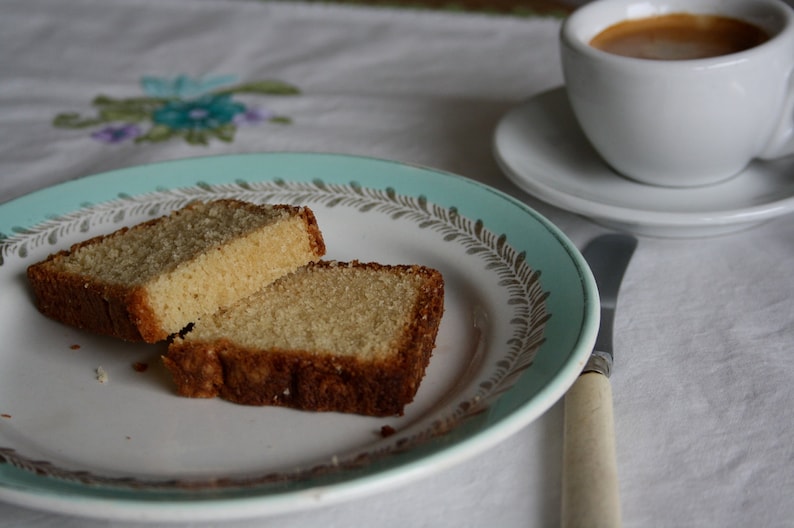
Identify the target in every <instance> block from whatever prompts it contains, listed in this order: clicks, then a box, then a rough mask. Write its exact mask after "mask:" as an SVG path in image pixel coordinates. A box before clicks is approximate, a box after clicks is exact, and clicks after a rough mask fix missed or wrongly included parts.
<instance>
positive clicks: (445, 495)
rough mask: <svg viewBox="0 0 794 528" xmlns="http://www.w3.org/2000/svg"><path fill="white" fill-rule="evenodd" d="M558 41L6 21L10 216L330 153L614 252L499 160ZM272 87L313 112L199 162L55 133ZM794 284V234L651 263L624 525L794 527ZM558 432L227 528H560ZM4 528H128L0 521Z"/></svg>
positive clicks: (437, 29)
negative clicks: (197, 165)
mask: <svg viewBox="0 0 794 528" xmlns="http://www.w3.org/2000/svg"><path fill="white" fill-rule="evenodd" d="M559 23H560V21H559V20H558V19H554V18H511V17H501V16H484V15H476V14H456V13H438V12H430V11H412V10H398V9H380V8H365V7H345V6H338V5H336V6H335V5H330V4H328V5H326V4H301V3H281V2H254V1H251V2H246V1H222V0H115V1H109V0H71V1H69V2H62V1H58V0H5V1H4V2H3V3H2V7H1V8H0V137H2V141H0V202H5V201H7V200H10V199H13V198H15V197H18V196H21V195H23V194H25V193H27V192H30V191H33V190H35V189H39V188H42V187H45V186H48V185H50V184H53V183H56V182H61V181H65V180H70V179H74V178H79V177H81V176H84V175H88V174H93V173H98V172H102V171H105V170H108V169H114V168H118V167H126V166H133V165H138V164H142V163H148V162H152V161H160V160H167V159H177V158H185V157H193V156H206V155H213V154H227V153H237V152H267V151H285V150H286V151H322V152H337V153H347V154H359V155H365V156H371V157H380V158H388V159H394V160H399V161H404V162H411V163H418V164H422V165H427V166H431V167H435V168H439V169H443V170H447V171H451V172H454V173H458V174H461V175H463V176H467V177H470V178H473V179H477V180H480V181H483V182H485V183H488V184H490V185H493V186H494V187H496V188H499V189H501V190H504V191H506V192H508V193H510V194H513V195H515V196H517V197H519V198H520V199H522V200H524V201H526V202H527V203H528V204H530V205H531V206H533V207H534V208H536V209H537V210H539V211H540V212H541V213H542V214H544V215H545V216H547V217H548V218H549V219H551V220H552V221H553V222H554V223H556V224H557V225H558V226H560V227H561V229H562V230H563V231H564V232H565V233H566V234H567V235H568V236H569V237H570V238H571V239H572V240H573V241H574V242H575V243H577V244H578V245H580V246H581V245H583V244H584V243H585V242H586V241H587V240H588V239H590V238H591V237H592V236H594V235H596V234H598V233H601V232H604V231H605V230H604V229H603V228H601V227H599V226H597V225H596V224H594V223H591V222H590V221H588V220H586V219H583V218H581V217H578V216H576V215H573V214H570V213H568V212H565V211H562V210H559V209H556V208H554V207H551V206H548V205H546V204H544V203H542V202H540V201H538V200H536V199H534V198H532V197H531V196H529V195H527V194H525V193H523V192H521V191H520V190H518V189H517V188H516V187H515V186H513V185H512V184H511V183H510V182H509V181H508V180H507V179H506V178H505V177H504V176H503V174H502V173H501V172H500V170H499V168H498V167H497V165H496V163H495V161H494V158H493V155H492V150H491V145H492V136H493V131H494V127H495V125H496V124H497V122H498V121H499V119H500V118H501V117H502V116H503V115H504V114H505V113H506V112H508V111H509V110H510V109H511V108H513V107H515V106H516V105H518V104H520V103H521V102H522V101H523V100H525V99H526V98H528V97H529V96H531V95H533V94H535V93H538V92H540V91H542V90H545V89H547V88H551V87H554V86H558V85H560V84H561V82H562V78H561V72H560V67H559V64H558V58H557V40H556V39H557V31H558V28H559ZM180 76H183V77H181V81H180V80H179V79H180ZM191 79H192V80H193V81H194V82H191ZM196 80H201V82H196ZM263 80H277V81H281V82H283V83H287V84H288V85H289V86H292V87H295V88H297V89H298V90H299V93H298V94H297V95H292V96H272V95H264V94H263V93H261V92H260V93H249V94H245V95H240V96H239V97H236V98H235V100H237V101H242V104H244V105H245V106H246V112H245V113H239V112H238V114H239V115H238V116H237V121H234V122H232V126H231V127H227V128H225V129H224V130H225V131H226V132H225V133H229V132H230V131H233V132H234V135H233V138H231V137H230V136H229V135H228V134H227V135H226V136H225V139H226V140H222V139H219V138H218V137H214V136H213V137H204V138H202V137H195V138H193V140H195V141H196V142H200V141H201V140H202V139H204V140H207V141H208V144H207V145H196V144H191V143H189V142H188V141H186V140H185V139H184V138H181V137H179V138H174V137H170V138H169V137H167V135H166V137H164V135H163V130H162V129H159V130H158V129H152V128H151V127H149V128H146V127H139V128H137V129H136V128H134V127H127V128H123V127H116V128H115V129H106V127H107V126H108V123H100V122H98V121H97V122H95V123H94V124H93V125H91V126H86V127H83V128H74V127H73V126H68V125H69V124H70V123H71V124H72V125H74V119H75V117H74V116H73V117H61V118H59V119H60V121H59V122H60V123H61V125H62V126H57V127H56V126H54V124H53V123H54V119H55V118H56V116H58V115H60V114H66V113H74V114H78V115H79V118H81V119H88V118H92V117H96V116H97V115H98V109H99V106H98V105H96V104H93V102H94V101H95V98H96V97H97V96H100V95H104V96H107V97H110V98H117V99H123V98H135V97H141V96H143V95H148V96H155V95H157V94H160V95H168V94H174V93H178V94H181V95H189V94H190V93H191V90H192V91H193V93H196V92H197V91H200V90H201V89H202V83H203V84H204V86H206V85H209V84H212V83H218V84H223V83H237V84H238V85H239V84H241V83H255V82H258V81H263ZM205 110H206V109H205ZM222 110H223V109H221V111H222ZM274 117H275V119H273V118H274ZM87 124H89V125H90V123H87ZM63 125H67V126H63ZM136 138H138V139H141V138H145V139H148V140H147V141H138V142H136V141H135V139H136ZM792 176H793V177H794V175H792ZM792 263H794V222H793V221H792V218H791V217H782V218H779V219H777V220H774V221H772V222H770V223H767V224H765V225H762V226H759V227H756V228H753V229H751V230H747V231H744V232H739V233H736V234H733V235H729V236H722V237H715V238H705V239H697V240H691V239H690V240H683V239H655V238H642V239H641V240H640V245H639V248H638V251H637V253H636V256H635V258H634V260H633V262H632V264H631V266H630V268H629V270H628V272H627V275H626V279H625V282H624V286H623V289H622V293H621V304H620V310H619V313H618V317H617V322H616V336H617V338H616V339H617V340H616V367H615V371H614V374H613V376H612V384H613V391H614V395H615V420H616V424H615V425H616V435H617V460H618V471H619V476H620V492H621V496H622V506H623V517H624V521H625V525H626V526H632V527H647V526H714V527H724V526H767V527H768V526H794V440H792V439H794V280H792ZM0 368H2V366H0ZM561 422H562V406H561V404H559V403H558V404H557V405H555V406H554V407H553V408H552V409H550V410H549V411H548V412H547V413H545V414H544V415H543V416H542V417H541V418H540V419H539V420H537V421H536V422H534V423H532V424H531V425H529V426H527V427H526V428H525V429H523V430H522V431H521V432H520V433H518V434H516V435H515V436H514V437H512V438H510V439H508V440H507V441H505V442H503V443H501V444H499V445H498V446H497V447H495V448H493V449H492V450H489V451H488V452H486V453H483V454H481V455H478V456H476V457H474V458H473V459H470V460H468V461H466V462H464V463H462V464H460V465H458V466H456V467H453V468H447V469H444V470H442V471H440V472H439V473H437V474H434V475H432V476H430V477H429V478H426V479H424V480H419V481H417V482H414V483H411V484H409V485H406V486H403V487H399V488H397V489H396V490H394V491H389V492H387V493H382V494H376V495H373V496H371V497H369V498H366V499H362V500H356V501H353V502H348V503H343V504H339V505H334V506H328V507H320V508H319V509H314V510H310V511H307V512H300V513H296V514H290V515H286V516H279V517H276V518H268V519H252V520H245V521H234V522H229V523H227V524H223V526H230V527H248V526H279V527H280V528H286V527H298V526H325V527H327V528H332V527H337V526H338V527H349V526H381V527H398V526H399V527H403V526H417V527H418V526H494V527H495V526H499V527H512V526H515V527H518V526H554V525H556V524H558V522H559V509H560V508H559V506H560V492H559V489H560V471H561V463H560V462H561V460H560V459H561V432H562V426H561ZM0 425H1V424H0ZM219 525H221V524H219ZM0 526H2V527H11V526H27V527H35V528H43V527H56V526H57V527H59V528H66V527H77V526H86V527H94V526H128V523H120V522H101V521H96V520H86V519H79V518H69V517H64V516H61V515H56V514H51V513H44V512H38V511H33V510H27V509H24V508H21V507H18V506H15V505H10V504H0Z"/></svg>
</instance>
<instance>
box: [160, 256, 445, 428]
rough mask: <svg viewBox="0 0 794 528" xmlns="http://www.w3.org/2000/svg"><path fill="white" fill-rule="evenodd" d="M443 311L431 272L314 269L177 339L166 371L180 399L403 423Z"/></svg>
mask: <svg viewBox="0 0 794 528" xmlns="http://www.w3.org/2000/svg"><path fill="white" fill-rule="evenodd" d="M443 304H444V281H443V277H442V276H441V273H439V272H438V271H437V270H434V269H432V268H428V267H425V266H418V265H412V266H408V265H403V266H387V265H381V264H375V263H359V262H351V263H337V262H318V263H314V264H310V265H308V266H305V267H303V268H301V269H299V270H297V271H296V272H295V273H292V274H290V275H288V276H285V277H282V278H281V279H279V280H278V281H276V282H274V283H273V284H271V285H269V286H267V287H265V288H264V289H263V290H261V291H260V292H258V293H256V294H254V295H253V296H251V297H248V298H246V299H244V300H242V301H240V302H238V303H236V304H235V305H233V306H232V307H230V308H228V309H225V310H221V311H220V312H218V313H216V314H214V315H213V316H211V317H206V318H203V319H202V320H201V321H199V322H198V323H197V324H196V325H195V326H194V327H193V329H192V330H191V331H190V332H189V333H187V334H186V335H183V336H179V337H176V338H175V339H174V341H173V342H172V343H171V344H170V345H169V349H168V355H167V357H165V358H164V363H165V365H166V367H167V368H168V369H169V370H170V371H171V373H172V375H173V378H174V381H175V383H176V386H177V391H178V393H179V394H180V395H182V396H188V397H202V398H211V397H215V396H220V397H222V398H224V399H227V400H230V401H233V402H236V403H241V404H248V405H281V406H288V407H293V408H298V409H304V410H314V411H338V412H350V413H358V414H364V415H372V416H387V415H395V414H402V412H403V408H404V406H405V405H406V404H408V403H409V402H411V401H412V400H413V398H414V395H415V393H416V391H417V389H418V387H419V383H420V381H421V380H422V378H423V376H424V374H425V369H426V367H427V364H428V362H429V359H430V355H431V352H432V350H433V348H434V346H435V339H436V335H437V332H438V327H439V323H440V321H441V317H442V314H443V309H444V308H443Z"/></svg>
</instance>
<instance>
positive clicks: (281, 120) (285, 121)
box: [267, 116, 292, 125]
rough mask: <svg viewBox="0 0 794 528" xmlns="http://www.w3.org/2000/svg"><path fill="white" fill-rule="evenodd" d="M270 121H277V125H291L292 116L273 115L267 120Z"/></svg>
mask: <svg viewBox="0 0 794 528" xmlns="http://www.w3.org/2000/svg"><path fill="white" fill-rule="evenodd" d="M267 122H268V123H275V124H277V125H291V124H292V118H290V117H287V116H273V117H271V118H270V119H268V120H267Z"/></svg>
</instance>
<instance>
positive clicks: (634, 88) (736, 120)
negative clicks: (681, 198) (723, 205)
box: [560, 0, 794, 187]
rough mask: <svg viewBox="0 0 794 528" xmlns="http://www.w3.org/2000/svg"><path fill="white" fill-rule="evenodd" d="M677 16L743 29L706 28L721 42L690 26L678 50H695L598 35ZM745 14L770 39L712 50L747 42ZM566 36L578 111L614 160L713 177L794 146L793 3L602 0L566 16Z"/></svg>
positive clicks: (635, 169)
mask: <svg viewBox="0 0 794 528" xmlns="http://www.w3.org/2000/svg"><path fill="white" fill-rule="evenodd" d="M673 14H675V15H682V16H683V18H686V17H688V16H697V17H698V19H699V20H702V19H705V18H711V19H714V18H720V19H723V21H725V20H724V19H727V21H728V22H737V21H738V26H737V27H738V28H739V29H736V28H734V29H730V24H729V25H728V29H727V30H726V31H720V32H718V31H716V30H715V32H714V35H712V36H709V35H707V36H706V40H707V41H708V40H714V41H715V42H711V43H708V42H707V43H705V44H703V43H702V42H701V43H699V42H700V41H696V40H694V39H693V41H692V42H690V41H687V38H688V37H685V36H681V37H680V38H681V39H684V40H683V41H682V42H680V43H675V42H674V43H673V45H671V46H670V48H672V49H673V51H677V52H681V53H683V55H684V58H680V56H676V57H674V58H669V57H667V58H664V57H663V58H653V59H649V58H642V57H639V56H625V55H622V54H618V52H615V51H605V50H604V49H600V48H597V47H595V46H594V45H592V44H591V42H592V41H593V39H594V38H595V37H596V36H598V35H599V34H602V32H604V31H605V30H607V29H608V28H613V31H617V32H620V31H622V30H621V29H620V27H618V26H616V25H617V24H620V25H621V27H622V28H626V27H628V25H629V24H632V25H636V24H637V23H638V21H640V20H642V21H643V22H642V23H646V24H653V22H654V21H662V20H663V18H660V17H664V18H666V16H667V15H673ZM651 17H654V18H651ZM668 22H669V21H668ZM684 22H686V21H684ZM673 23H674V21H673ZM745 24H750V25H751V27H753V28H756V29H760V30H761V31H762V32H763V34H765V35H764V38H763V39H761V40H762V41H763V42H761V43H760V44H759V43H757V42H754V41H750V42H749V44H748V43H745V44H744V45H743V46H744V47H747V49H742V48H741V47H740V48H739V49H740V51H733V52H731V51H729V52H727V54H718V55H716V56H708V55H710V54H711V53H712V52H710V51H707V50H706V49H705V48H707V47H708V46H709V45H710V44H727V45H731V42H730V41H731V40H732V39H733V40H737V41H738V40H740V38H739V34H740V33H742V34H744V33H747V32H746V31H744V30H745V29H747V27H746V26H745ZM615 28H617V29H615ZM742 28H744V29H742ZM629 29H631V28H629ZM634 29H638V28H634ZM640 33H641V32H640ZM683 33H686V32H685V31H684V32H683ZM608 36H609V35H607V37H608ZM712 37H713V38H712ZM734 37H735V38H734ZM745 37H746V35H745ZM640 38H642V35H641V34H640ZM676 38H679V37H676ZM742 38H744V37H742ZM726 39H727V41H726ZM716 41H719V42H716ZM560 43H561V48H560V49H561V59H562V68H563V75H564V78H565V87H566V91H567V94H568V98H569V101H570V104H571V108H572V110H573V112H574V115H575V116H576V119H577V121H578V122H579V124H580V126H581V128H582V130H583V132H584V134H585V136H586V137H587V138H588V139H589V141H590V143H592V145H593V147H594V148H595V149H596V151H597V152H598V153H599V154H600V155H601V157H602V158H603V159H604V161H606V162H607V164H609V165H610V166H611V167H612V168H613V169H614V170H615V171H616V172H618V173H620V174H622V175H624V176H626V177H628V178H631V179H633V180H636V181H639V182H642V183H647V184H651V185H659V186H668V187H690V186H700V185H708V184H713V183H717V182H720V181H722V180H726V179H728V178H730V177H732V176H734V175H736V174H738V173H740V172H741V171H742V170H743V169H744V168H745V167H746V166H747V165H748V164H749V163H750V161H752V160H753V159H756V158H760V159H772V158H778V157H783V156H787V155H790V154H794V75H792V70H794V11H793V10H792V9H791V8H790V7H789V6H788V5H786V4H785V3H783V2H781V1H779V0H596V1H595V2H593V3H590V4H586V5H584V6H583V7H580V8H579V9H578V10H576V11H575V12H574V13H573V14H571V15H570V16H569V17H568V18H567V19H566V20H565V22H564V23H563V26H562V29H561V32H560ZM679 44H680V45H679ZM625 45H627V46H628V47H629V50H628V53H629V54H632V49H631V46H632V45H633V46H635V47H637V48H639V47H642V44H636V43H635V44H632V41H631V39H629V41H628V44H625ZM748 46H749V47H748ZM699 47H701V48H704V49H702V50H700V51H701V52H703V53H699V52H698V48H699ZM693 48H694V50H695V51H692V49H693ZM687 50H689V51H687ZM690 53H691V55H688V54H690ZM636 54H637V55H639V53H636ZM703 55H706V56H705V57H704V56H703Z"/></svg>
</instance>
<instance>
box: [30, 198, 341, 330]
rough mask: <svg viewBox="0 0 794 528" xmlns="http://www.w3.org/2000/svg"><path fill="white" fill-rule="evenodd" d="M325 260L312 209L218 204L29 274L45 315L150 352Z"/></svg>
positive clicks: (85, 246)
mask: <svg viewBox="0 0 794 528" xmlns="http://www.w3.org/2000/svg"><path fill="white" fill-rule="evenodd" d="M324 254H325V244H324V242H323V238H322V235H321V233H320V230H319V228H318V227H317V221H316V219H315V217H314V214H313V213H312V211H311V210H310V209H308V208H306V207H293V206H287V205H255V204H252V203H247V202H242V201H238V200H217V201H211V202H206V203H204V202H195V203H192V204H190V205H188V206H186V207H184V208H182V209H180V210H177V211H174V212H173V213H171V214H170V215H168V216H164V217H161V218H157V219H154V220H151V221H148V222H144V223H142V224H138V225H136V226H134V227H131V228H122V229H120V230H118V231H116V232H114V233H112V234H109V235H104V236H98V237H95V238H92V239H90V240H87V241H85V242H82V243H79V244H75V245H74V246H72V247H71V248H70V249H69V250H68V251H61V252H59V253H56V254H54V255H50V256H49V257H48V258H47V259H46V260H44V261H42V262H39V263H37V264H34V265H32V266H30V267H29V268H28V272H27V274H28V280H29V282H30V285H31V287H32V289H33V294H34V297H35V301H36V305H37V307H38V309H39V310H40V311H41V312H42V313H44V314H45V315H47V316H49V317H52V318H53V319H56V320H58V321H61V322H63V323H66V324H69V325H72V326H76V327H78V328H82V329H85V330H89V331H92V332H95V333H98V334H105V335H111V336H115V337H119V338H122V339H126V340H129V341H145V342H149V343H153V342H157V341H160V340H163V339H166V338H167V337H169V336H170V335H172V334H175V333H178V332H180V331H181V330H183V329H184V328H185V327H186V326H187V325H189V324H191V323H195V322H196V321H197V319H198V318H199V317H201V316H203V315H206V314H210V313H213V312H216V311H217V310H218V309H220V308H222V307H225V306H229V305H231V304H233V303H234V302H236V301H238V300H240V299H242V298H244V297H247V296H248V295H251V294H252V293H254V292H256V291H258V290H260V289H261V288H262V287H264V286H265V285H267V284H269V283H271V282H273V281H275V280H276V279H278V278H279V277H281V276H283V275H286V274H288V273H290V272H292V271H294V270H296V269H297V268H299V267H300V266H303V265H305V264H307V263H309V262H312V261H315V260H318V259H319V258H320V257H322V255H324Z"/></svg>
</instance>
